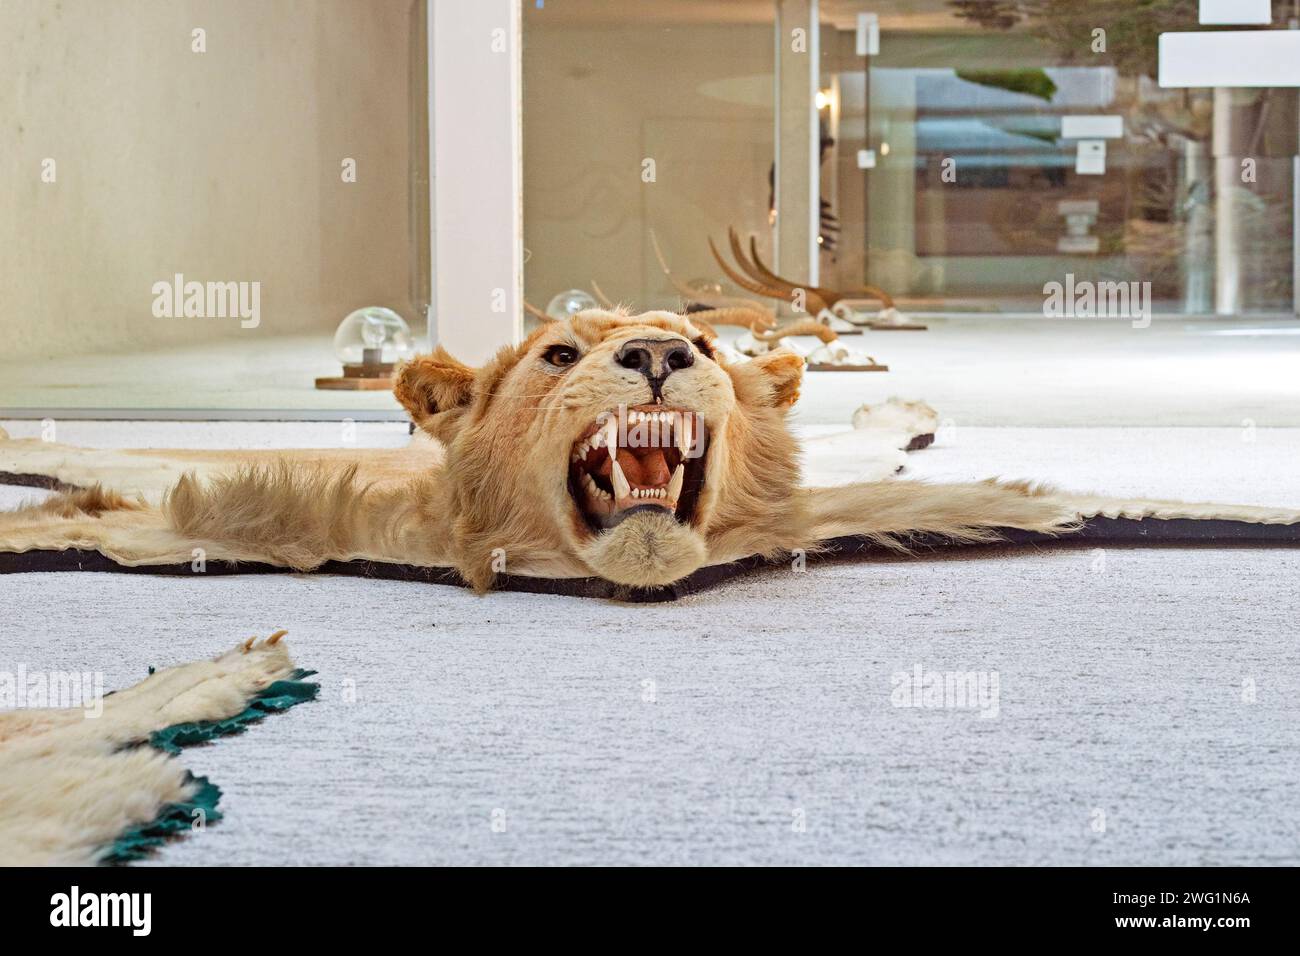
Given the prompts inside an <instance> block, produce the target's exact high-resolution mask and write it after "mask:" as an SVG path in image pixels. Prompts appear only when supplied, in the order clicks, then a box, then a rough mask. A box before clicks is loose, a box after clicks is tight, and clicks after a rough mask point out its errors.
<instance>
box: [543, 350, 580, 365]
mask: <svg viewBox="0 0 1300 956" xmlns="http://www.w3.org/2000/svg"><path fill="white" fill-rule="evenodd" d="M542 357H543V358H544V359H546V361H548V362H550V363H551V364H552V365H554V366H556V367H558V368H564V367H565V366H566V365H573V364H574V363H576V362H577V361H578V358H579V355H578V350H577V349H575V348H574V347H573V346H572V345H552V346H551V347H550V348H549V349H547V350H546V351H545V352H544V353H543V354H542Z"/></svg>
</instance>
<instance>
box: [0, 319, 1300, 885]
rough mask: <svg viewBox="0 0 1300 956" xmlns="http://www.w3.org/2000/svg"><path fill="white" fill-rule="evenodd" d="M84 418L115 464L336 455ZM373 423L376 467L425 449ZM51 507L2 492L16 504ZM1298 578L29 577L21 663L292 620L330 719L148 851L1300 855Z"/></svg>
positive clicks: (1114, 483)
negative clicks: (666, 592)
mask: <svg viewBox="0 0 1300 956" xmlns="http://www.w3.org/2000/svg"><path fill="white" fill-rule="evenodd" d="M1135 334H1136V333H1135ZM901 337H903V336H901V335H900V338H901ZM929 397H930V396H927V398H929ZM940 413H941V416H943V415H944V409H943V407H942V406H940ZM1293 413H1294V409H1293V410H1292V411H1291V412H1290V413H1288V414H1293ZM1260 424H1261V425H1262V424H1263V423H1262V422H1261V423H1260ZM3 425H4V427H5V428H7V429H8V430H9V431H10V432H11V433H12V434H14V435H15V436H18V435H26V434H37V433H38V432H39V428H40V426H39V423H35V422H17V423H11V422H4V423H3ZM58 427H59V434H58V438H59V440H60V441H66V442H72V443H82V444H102V445H121V446H140V445H155V446H159V445H162V446H165V445H191V446H197V445H209V446H222V445H231V444H245V445H254V446H258V447H273V446H275V445H286V444H296V445H325V444H337V443H338V438H339V436H340V432H339V426H338V425H337V424H318V425H286V424H257V425H249V424H239V425H231V424H225V423H211V424H180V425H177V424H139V423H79V422H60V423H58ZM357 427H358V438H357V440H358V442H359V443H360V444H362V445H371V444H375V445H379V444H392V443H398V442H400V441H402V440H403V435H404V432H403V430H402V429H401V428H400V426H394V425H358V426H357ZM814 430H815V431H824V430H826V429H825V428H818V429H808V431H814ZM1297 461H1300V429H1282V428H1276V429H1270V428H1262V427H1261V428H1258V429H1256V430H1251V429H1249V428H1246V429H1243V428H1240V427H1231V428H1195V429H1189V428H1183V429H1178V428H1140V429H1139V428H1091V429H1080V428H984V427H978V426H977V425H973V424H967V423H965V422H964V421H960V420H959V421H958V422H957V423H956V424H955V425H950V426H948V427H947V428H946V429H945V431H944V432H941V434H940V440H939V442H938V443H937V445H936V446H935V447H933V448H931V449H927V450H925V451H922V452H918V453H915V454H913V455H912V456H911V459H910V464H909V471H910V472H911V473H912V474H913V475H915V476H921V477H936V478H937V477H943V478H950V477H969V478H974V477H984V476H987V475H989V474H995V473H996V474H1002V475H1005V476H1009V477H1010V476H1027V477H1035V478H1045V479H1049V480H1053V481H1055V482H1057V483H1059V484H1063V485H1066V486H1070V487H1075V488H1080V489H1083V488H1091V489H1096V490H1101V491H1105V492H1109V493H1116V494H1135V493H1139V492H1141V493H1145V494H1150V495H1159V496H1169V497H1184V498H1213V499H1219V500H1226V501H1241V502H1249V503H1261V504H1263V503H1279V504H1281V503H1287V504H1293V505H1294V504H1300V469H1297V468H1296V462H1297ZM39 494H41V493H40V492H33V491H31V490H30V489H0V507H10V506H12V505H13V504H14V503H16V502H17V501H18V500H21V499H23V498H28V497H31V496H33V495H39ZM1298 579H1300V550H1248V549H1176V550H1130V549H1108V550H1106V551H1104V552H1099V551H1094V550H1086V549H1077V550H1076V549H1054V550H1043V551H1037V552H1031V551H1020V552H1014V551H1013V552H1000V553H997V552H995V553H989V552H982V551H981V552H971V553H969V554H967V555H965V556H963V557H961V558H958V559H953V558H942V559H929V560H895V559H889V560H879V561H873V562H864V563H856V564H839V565H829V566H817V565H813V566H812V567H811V568H810V569H809V571H808V572H807V573H803V574H796V573H794V572H792V571H786V570H773V571H767V572H763V573H760V574H756V575H753V576H750V577H746V578H742V579H739V580H735V581H733V582H731V583H729V584H727V585H725V586H723V587H720V588H718V589H716V590H714V591H710V592H707V593H704V594H701V595H697V596H694V597H692V598H689V599H687V600H684V601H681V602H678V603H676V604H671V605H653V606H626V605H619V604H612V603H604V602H597V601H591V600H584V599H577V598H562V597H547V596H535V595H522V594H505V593H503V594H493V595H490V596H488V597H484V598H478V597H474V596H473V595H471V594H469V593H466V592H464V591H462V590H459V589H456V588H450V587H439V586H432V585H419V584H407V583H397V582H377V581H359V580H354V579H345V578H326V577H303V576H284V577H279V576H274V577H261V576H259V577H227V578H210V579H203V580H200V579H191V578H183V579H180V578H151V577H146V576H134V575H97V574H84V575H78V574H31V575H13V576H5V577H0V669H4V668H8V667H10V666H13V665H16V663H18V662H22V663H25V664H26V665H27V666H28V667H40V668H68V669H77V670H82V669H85V668H87V667H93V668H96V669H100V670H102V671H103V672H104V674H105V680H106V683H107V685H108V686H109V687H114V686H123V685H126V684H129V683H131V682H133V681H135V680H137V679H138V678H139V677H141V676H143V674H144V673H145V671H146V669H147V667H148V665H150V664H160V665H162V664H169V663H174V662H179V661H183V660H187V659H192V658H194V657H197V656H201V655H208V654H212V653H215V652H216V651H217V650H219V649H221V648H223V647H225V646H227V645H230V644H232V643H233V642H234V641H235V640H237V639H240V638H244V637H247V636H249V635H251V634H253V633H255V632H260V633H266V632H269V631H270V630H272V629H274V628H279V627H286V628H289V630H290V642H291V645H292V647H293V649H294V652H295V654H296V656H297V658H298V660H299V662H300V663H301V664H302V665H304V666H308V667H313V668H315V669H317V670H318V671H320V676H319V678H317V679H318V680H320V681H321V683H322V685H323V694H322V699H321V700H320V701H319V702H317V703H313V704H307V705H303V706H301V707H298V708H295V709H293V710H292V711H290V712H288V713H286V714H283V715H279V716H275V717H272V718H269V719H268V720H266V721H265V722H264V723H263V724H261V725H259V726H257V727H254V728H253V729H251V730H250V731H249V732H248V733H246V734H245V735H243V736H242V737H238V738H232V739H227V740H223V741H221V742H219V743H216V744H214V745H210V746H205V747H201V748H198V749H195V750H191V751H187V752H186V754H185V755H184V757H183V759H184V760H185V762H186V763H187V765H188V766H190V767H191V768H193V769H194V771H195V772H196V773H202V774H207V775H209V776H210V777H211V778H212V779H213V780H214V781H215V782H216V783H217V784H218V785H220V786H221V788H222V789H223V791H224V796H223V798H222V804H221V806H222V809H223V812H224V813H225V814H226V818H225V819H224V820H223V821H221V822H220V823H219V824H216V825H214V826H212V827H211V828H209V829H208V830H207V831H206V832H204V833H201V834H197V835H194V836H191V837H188V838H186V839H183V840H179V841H176V842H174V843H172V844H169V845H168V846H167V847H166V848H165V849H164V850H163V851H162V852H161V853H159V854H158V855H157V856H156V857H155V858H154V859H153V860H152V861H151V862H154V863H164V864H177V865H184V864H254V863H261V864H277V863H366V864H369V863H503V864H504V863H544V864H545V863H631V864H646V863H669V864H673V863H683V864H684V863H754V864H763V863H815V864H821V863H898V864H914V863H939V864H974V863H983V864H992V863H1005V864H1030V863H1043V864H1172V865H1183V864H1215V865H1218V864H1255V863H1288V864H1295V863H1300V849H1297V843H1296V839H1295V834H1296V833H1297V832H1298V831H1300V799H1297V796H1298V791H1300V761H1298V760H1297V755H1298V754H1300V651H1298V650H1297V643H1296V637H1297V624H1296V621H1297V610H1298V608H1297V603H1298V589H1297V585H1296V582H1297V580H1298ZM918 664H919V665H920V666H921V667H922V668H923V669H925V670H929V671H979V672H996V673H997V674H998V679H999V687H1000V694H999V706H998V715H997V716H996V718H991V719H985V718H983V717H981V716H980V715H979V714H978V713H977V712H975V711H973V710H970V709H908V708H900V707H895V706H893V705H892V704H891V691H892V690H893V684H892V681H891V676H892V675H893V674H894V673H895V672H909V673H910V672H911V671H912V670H913V668H914V667H915V666H916V665H918ZM1252 688H1253V693H1250V692H1248V691H1249V690H1250V689H1252ZM1103 824H1104V826H1103Z"/></svg>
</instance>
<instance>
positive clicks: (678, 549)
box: [579, 513, 708, 587]
mask: <svg viewBox="0 0 1300 956" xmlns="http://www.w3.org/2000/svg"><path fill="white" fill-rule="evenodd" d="M579 556H580V557H581V558H582V560H583V561H584V562H586V564H587V566H588V567H590V568H591V569H592V570H593V571H595V572H596V573H597V574H599V575H600V576H601V577H602V578H605V579H606V580H609V581H613V582H614V583H615V584H628V585H633V586H636V587H659V586H662V585H665V584H672V583H673V582H674V581H680V580H681V579H682V578H684V577H686V576H687V575H688V574H690V573H691V572H692V571H695V570H697V569H699V568H700V567H703V565H704V562H705V560H706V559H707V557H708V552H707V550H706V548H705V546H704V537H703V536H702V535H701V534H700V533H699V532H697V531H695V530H694V529H692V528H690V527H687V526H686V525H682V524H678V523H677V522H676V521H675V520H673V518H672V517H671V516H670V515H668V514H651V513H645V514H635V515H630V516H629V517H627V518H625V519H624V520H623V521H622V522H620V523H619V524H618V525H617V526H615V527H614V528H612V529H610V530H609V531H605V532H602V533H601V534H598V535H596V537H595V538H593V539H592V540H591V541H589V542H588V543H587V544H586V545H584V546H583V547H582V549H581V550H580V552H579Z"/></svg>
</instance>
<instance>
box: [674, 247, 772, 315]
mask: <svg viewBox="0 0 1300 956" xmlns="http://www.w3.org/2000/svg"><path fill="white" fill-rule="evenodd" d="M650 244H651V245H652V246H654V250H655V258H656V259H658V260H659V268H660V269H662V270H663V273H664V275H665V276H666V277H667V278H668V282H669V284H670V285H671V286H672V287H673V288H674V289H676V290H677V291H678V293H679V294H680V295H681V296H682V298H684V299H686V300H687V301H688V302H698V303H699V304H700V305H707V306H709V307H710V308H711V309H712V310H714V311H721V310H730V309H745V310H749V311H752V312H757V313H759V314H761V315H762V316H763V319H762V321H761V324H762V326H763V328H769V329H770V328H772V327H773V326H775V325H776V318H775V317H774V316H773V314H772V310H771V309H769V308H768V307H767V306H765V305H764V304H763V303H761V302H757V301H755V300H754V299H746V298H744V297H743V296H734V295H722V294H721V293H715V292H707V291H705V290H702V289H693V288H691V287H690V286H689V285H687V284H686V283H685V282H682V281H681V280H680V279H678V278H677V277H676V276H674V275H673V273H672V270H671V269H669V268H668V262H667V260H665V259H664V253H663V250H662V249H660V248H659V238H658V236H656V235H655V231H654V230H653V229H651V230H650ZM750 291H753V290H750ZM696 314H699V313H696ZM722 324H723V325H729V324H732V323H729V322H722ZM746 324H747V325H749V324H752V323H746Z"/></svg>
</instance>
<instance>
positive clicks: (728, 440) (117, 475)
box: [0, 310, 1300, 600]
mask: <svg viewBox="0 0 1300 956" xmlns="http://www.w3.org/2000/svg"><path fill="white" fill-rule="evenodd" d="M803 371H804V366H803V361H802V359H801V358H800V357H799V356H797V355H796V354H794V353H792V352H786V351H780V350H777V351H773V352H769V353H766V354H764V355H761V356H758V357H756V358H754V359H751V360H749V361H746V362H741V363H735V364H728V363H727V361H726V359H725V358H724V357H723V356H722V355H721V354H719V353H718V351H717V350H716V349H715V347H714V343H713V340H712V338H711V337H710V334H709V332H708V331H707V329H704V328H700V327H697V326H695V325H693V324H692V323H691V321H690V319H689V317H686V316H680V315H676V314H673V313H669V312H647V313H644V314H641V315H635V316H631V315H625V314H622V313H618V312H605V311H599V310H597V311H590V312H584V313H581V314H579V315H577V316H575V317H573V318H572V319H570V320H568V321H565V322H555V323H550V324H547V325H544V326H542V327H540V328H539V329H538V330H537V331H535V332H534V333H533V334H532V335H530V336H529V337H528V338H527V339H526V340H525V341H524V342H523V343H521V344H520V345H518V346H513V347H507V348H504V349H502V350H501V351H500V352H499V353H498V354H497V356H496V357H494V358H493V359H492V360H491V361H490V362H488V363H487V364H486V365H484V366H483V367H482V368H478V369H475V368H470V367H469V366H466V365H465V364H463V363H461V362H459V361H457V360H456V359H455V358H453V357H452V356H450V355H449V354H447V353H446V352H445V351H443V350H441V349H439V350H438V351H436V352H434V353H433V354H432V355H429V356H424V357H421V358H418V359H415V360H413V361H412V362H410V363H408V364H407V365H406V366H404V367H403V368H402V369H401V371H400V373H399V375H398V378H397V384H396V388H395V393H396V395H397V398H398V399H399V400H400V401H401V403H402V404H403V406H404V407H405V408H406V409H407V411H408V412H409V413H410V415H411V418H412V421H413V422H414V423H415V425H416V426H417V427H418V429H419V435H418V436H417V437H416V438H415V439H413V440H412V442H411V443H410V445H409V446H408V447H407V448H404V449H399V450H390V451H364V452H362V451H348V450H332V451H327V450H320V451H304V450H298V451H281V452H265V451H261V452H257V451H226V452H221V451H166V452H164V451H149V450H141V451H93V450H87V449H76V448H69V447H65V446H58V445H51V444H46V443H42V442H39V441H31V440H28V441H14V440H0V472H3V473H4V474H5V475H6V476H7V478H6V479H5V480H8V481H10V482H14V483H22V484H33V485H41V486H44V487H50V488H54V489H57V490H61V491H62V492H63V493H62V494H60V495H58V496H55V497H53V498H51V499H49V500H47V501H44V502H41V503H39V504H34V505H30V506H27V507H24V508H20V509H18V510H16V511H9V512H3V513H0V570H9V571H32V570H67V569H84V570H110V569H111V570H132V569H133V570H144V571H154V572H163V573H195V572H205V573H228V572H231V571H237V572H239V571H242V572H255V571H269V570H295V571H325V572H335V573H353V574H362V575H370V576H381V577H404V578H414V579H420V580H429V581H437V582H440V583H465V584H468V585H469V586H471V587H473V588H474V589H476V590H478V591H480V592H486V591H489V590H491V589H493V588H503V587H505V588H518V589H522V590H537V591H557V592H559V593H571V594H585V595H592V596H603V597H615V598H622V599H632V600H636V599H652V600H653V599H658V598H662V597H672V596H674V595H676V594H679V593H683V592H684V591H686V590H690V589H693V588H697V587H700V586H704V585H707V584H708V583H710V582H711V581H714V580H718V579H719V578H720V577H725V576H726V575H728V574H732V573H735V572H736V571H737V570H743V569H744V568H746V567H750V566H753V565H754V564H756V563H764V562H773V561H790V560H810V559H811V560H815V559H817V558H827V557H845V556H849V557H852V556H854V555H856V554H861V553H863V552H864V551H866V550H871V549H881V548H886V549H895V550H906V549H909V548H910V549H921V548H924V549H933V548H937V547H949V546H954V545H971V544H988V543H995V542H1003V543H1007V542H1009V543H1042V542H1047V541H1090V542H1095V541H1098V540H1102V541H1110V542H1121V541H1122V542H1129V543H1161V542H1177V543H1186V542H1193V541H1216V542H1221V543H1222V542H1233V543H1247V544H1294V543H1296V542H1297V541H1300V510H1292V509H1285V508H1264V507H1252V506H1249V505H1228V504H1196V503H1183V502H1174V501H1158V500H1143V499H1115V498H1106V497H1100V496H1095V495H1081V494H1072V493H1065V492H1059V491H1056V490H1053V489H1050V488H1046V487H1042V486H1040V485H1037V484H1035V483H1033V482H1030V481H1000V480H988V481H984V482H976V483H963V484H928V483H922V482H916V481H908V480H904V479H900V478H896V477H892V476H893V473H894V472H895V471H897V470H898V468H899V467H900V465H901V463H902V461H903V460H905V454H906V452H905V449H907V448H920V447H923V446H924V445H925V443H926V434H925V432H924V428H925V427H926V426H925V425H924V424H918V423H923V422H930V421H932V420H933V418H934V415H933V412H932V411H930V410H929V409H926V408H924V406H916V407H912V408H909V407H908V406H907V405H906V404H905V403H893V404H892V405H891V406H890V407H889V408H882V409H877V410H875V412H874V414H873V410H871V409H863V410H860V414H859V415H857V416H855V419H856V420H855V425H858V426H859V427H857V428H855V429H854V430H853V431H852V432H847V433H846V434H845V435H843V436H830V437H829V438H827V439H822V440H820V441H818V442H812V443H809V444H808V445H807V447H805V448H803V449H801V448H800V447H799V445H798V443H797V442H796V441H795V439H794V437H793V435H792V434H791V432H790V430H789V428H788V426H787V422H786V416H787V413H788V412H789V410H790V408H791V407H792V406H793V405H794V403H795V402H796V401H797V399H798V395H799V388H800V383H801V379H802V375H803ZM873 420H874V424H873ZM801 455H803V456H804V457H805V458H806V459H807V461H806V462H805V463H804V464H803V465H802V466H801ZM807 465H811V467H806V466H807ZM807 477H812V478H813V479H814V480H818V481H819V482H820V483H818V484H815V485H813V484H808V483H807V482H806V481H805V478H807Z"/></svg>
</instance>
